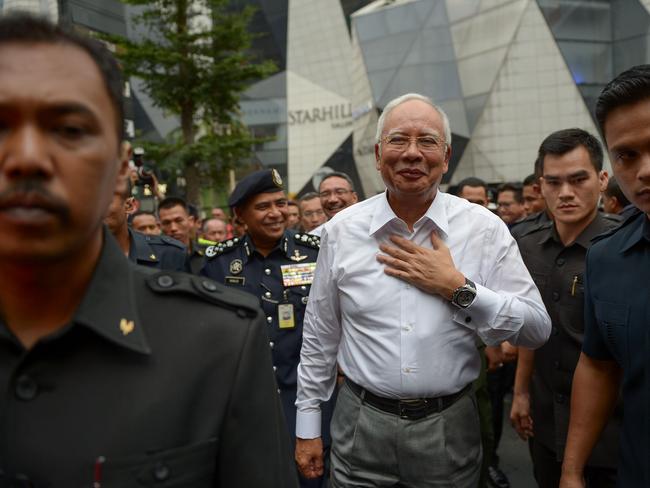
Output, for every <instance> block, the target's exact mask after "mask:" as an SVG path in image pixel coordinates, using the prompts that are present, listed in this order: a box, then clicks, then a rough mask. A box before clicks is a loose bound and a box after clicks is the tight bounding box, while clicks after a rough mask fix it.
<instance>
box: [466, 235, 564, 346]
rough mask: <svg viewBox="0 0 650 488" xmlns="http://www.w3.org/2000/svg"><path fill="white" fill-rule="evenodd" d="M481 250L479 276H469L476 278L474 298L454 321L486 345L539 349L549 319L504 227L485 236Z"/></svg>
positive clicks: (549, 322) (546, 336) (539, 296)
mask: <svg viewBox="0 0 650 488" xmlns="http://www.w3.org/2000/svg"><path fill="white" fill-rule="evenodd" d="M484 251H485V253H484V255H483V263H482V272H481V276H478V277H471V276H468V278H470V279H472V280H474V279H476V288H477V293H476V299H475V300H474V302H473V303H472V304H471V305H470V306H469V307H468V308H466V309H461V310H458V311H457V312H456V313H455V314H454V317H453V318H454V320H455V321H456V322H458V323H459V324H463V325H465V326H467V325H468V324H472V326H473V327H474V328H475V330H476V332H477V334H478V335H479V337H480V338H481V339H482V340H483V342H484V343H485V344H487V345H497V344H500V343H501V342H504V341H509V342H511V343H512V344H514V345H517V346H524V347H527V348H530V349H536V348H538V347H540V346H542V345H543V344H544V343H545V342H546V341H547V340H548V338H549V336H550V334H551V319H550V317H549V315H548V313H547V311H546V308H545V307H544V303H543V301H542V297H541V295H540V293H539V290H538V289H537V287H536V286H535V283H534V282H533V279H532V278H531V276H530V273H529V272H528V269H527V268H526V266H525V265H524V262H523V260H522V258H521V254H520V253H519V248H518V247H517V243H516V242H515V240H514V239H513V238H512V236H511V235H510V233H509V232H508V230H507V227H506V226H505V225H496V226H495V227H494V228H493V229H492V232H489V233H486V238H485V240H484Z"/></svg>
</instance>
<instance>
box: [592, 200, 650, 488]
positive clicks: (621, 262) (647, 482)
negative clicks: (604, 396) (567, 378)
mask: <svg viewBox="0 0 650 488" xmlns="http://www.w3.org/2000/svg"><path fill="white" fill-rule="evenodd" d="M648 270H650V221H649V220H648V218H647V217H646V215H645V214H643V213H641V212H638V213H637V215H636V216H635V217H632V218H628V219H627V220H626V221H625V222H624V223H623V225H621V226H620V227H619V228H618V229H616V230H615V231H614V232H612V233H610V234H609V235H608V236H606V237H604V238H602V239H601V240H599V241H598V242H595V243H594V244H593V246H592V247H591V249H589V253H588V254H587V269H586V273H585V275H586V280H585V340H584V344H583V346H582V351H583V352H584V353H585V354H586V355H587V356H589V357H591V358H593V359H596V360H607V361H616V362H617V363H618V365H619V366H620V367H621V370H622V372H623V383H622V387H623V388H622V398H623V410H624V418H623V427H622V434H621V439H620V459H619V466H618V480H619V486H621V487H625V488H627V487H630V488H636V487H641V486H644V487H646V486H650V476H649V473H648V466H649V465H650V462H649V461H648V460H650V279H648Z"/></svg>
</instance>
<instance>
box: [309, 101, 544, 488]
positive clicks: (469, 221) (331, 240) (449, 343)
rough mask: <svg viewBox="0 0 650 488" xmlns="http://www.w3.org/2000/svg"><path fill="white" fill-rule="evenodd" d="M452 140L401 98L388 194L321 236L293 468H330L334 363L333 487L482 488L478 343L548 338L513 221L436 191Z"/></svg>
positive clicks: (438, 121) (428, 113) (382, 154)
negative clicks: (323, 425)
mask: <svg viewBox="0 0 650 488" xmlns="http://www.w3.org/2000/svg"><path fill="white" fill-rule="evenodd" d="M450 143H451V130H450V128H449V122H448V120H447V117H446V115H445V114H444V112H443V111H442V110H440V109H439V108H438V107H436V106H435V105H433V103H432V102H431V101H430V100H429V99H427V98H426V97H423V96H421V95H416V94H409V95H404V96H402V97H399V98H398V99H396V100H393V101H392V102H390V103H389V104H388V105H387V106H386V108H385V110H384V112H383V114H382V115H381V117H380V119H379V123H378V127H377V143H376V145H375V155H376V159H377V169H378V170H379V171H380V173H381V175H382V178H383V180H384V182H385V184H386V187H387V191H386V192H385V193H382V194H380V195H377V196H375V197H372V198H369V199H368V200H366V201H364V202H361V203H358V204H356V205H354V206H352V207H350V208H348V209H345V210H344V211H342V212H340V213H339V214H337V215H336V216H335V217H334V218H333V219H332V220H331V221H329V222H328V223H327V224H325V226H324V229H323V233H322V239H321V252H320V254H319V257H318V264H317V268H316V272H315V279H314V282H313V285H312V289H311V293H310V297H309V303H308V306H307V311H306V315H305V322H304V332H303V346H302V351H301V361H300V365H299V366H298V396H297V401H296V405H297V408H298V413H297V419H296V420H297V425H296V435H297V438H298V439H297V443H296V461H297V463H298V466H299V469H300V470H301V472H302V473H303V474H304V475H305V476H307V477H315V476H318V475H319V474H320V473H321V472H322V470H323V464H322V444H321V441H320V416H321V415H320V407H319V405H320V404H321V403H322V402H323V401H326V400H327V399H328V398H329V397H330V395H331V394H332V391H333V389H334V386H335V376H336V364H337V361H338V364H339V365H340V367H341V369H342V371H343V373H344V374H345V376H346V381H345V383H344V385H343V386H342V388H341V390H340V392H339V397H338V401H337V405H336V410H335V413H334V419H333V420H332V426H331V433H332V451H331V463H332V469H331V475H332V476H331V482H332V485H331V486H332V487H333V488H338V487H348V486H355V487H357V486H364V487H370V486H372V487H375V486H377V487H379V486H395V485H397V484H399V486H402V487H433V486H436V487H442V486H445V487H446V486H450V485H453V486H461V487H470V486H476V484H477V482H478V476H479V469H480V458H481V447H480V433H479V425H478V423H479V421H478V416H477V412H476V403H475V399H474V397H473V395H472V394H471V393H470V388H469V387H468V386H469V385H470V384H471V382H472V381H473V380H474V379H476V377H477V376H478V373H479V368H480V364H479V355H478V352H477V350H476V346H475V338H476V336H477V335H478V336H479V338H480V339H481V340H483V341H484V342H485V343H486V344H488V345H496V344H499V343H501V342H503V341H505V340H509V341H510V342H512V343H514V344H516V345H522V346H525V347H529V348H536V347H539V346H540V345H542V344H543V343H544V342H545V341H546V339H547V338H548V336H549V334H550V330H551V324H550V319H549V317H548V314H547V313H546V310H545V309H544V305H543V303H542V300H541V297H540V295H539V292H538V290H537V288H536V287H535V285H534V284H533V281H532V279H531V278H530V275H529V273H528V271H527V269H526V267H525V266H524V264H523V262H522V260H521V256H520V254H519V251H518V249H517V245H516V243H515V241H514V240H513V239H512V237H511V236H510V233H509V231H508V229H507V227H506V226H505V224H503V222H501V220H500V219H499V218H498V217H496V216H494V215H493V214H492V213H491V212H490V211H489V210H487V209H485V208H483V207H480V206H478V205H472V204H470V203H469V202H467V201H465V200H462V199H460V198H457V197H454V196H450V195H447V194H445V193H441V192H439V191H438V185H439V184H440V180H441V179H442V175H443V174H444V173H445V172H446V171H447V168H448V163H449V157H450V155H451V147H450Z"/></svg>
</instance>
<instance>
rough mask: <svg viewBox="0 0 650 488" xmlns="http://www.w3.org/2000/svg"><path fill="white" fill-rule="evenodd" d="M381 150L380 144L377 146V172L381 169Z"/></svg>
mask: <svg viewBox="0 0 650 488" xmlns="http://www.w3.org/2000/svg"><path fill="white" fill-rule="evenodd" d="M380 162H381V148H380V147H379V143H376V144H375V167H376V168H377V171H379V170H380V169H381V164H380Z"/></svg>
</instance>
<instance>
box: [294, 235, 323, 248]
mask: <svg viewBox="0 0 650 488" xmlns="http://www.w3.org/2000/svg"><path fill="white" fill-rule="evenodd" d="M293 239H294V240H295V241H296V244H300V245H303V246H306V247H311V248H313V249H320V237H318V236H315V235H312V234H301V233H297V234H295V235H294V236H293Z"/></svg>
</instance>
